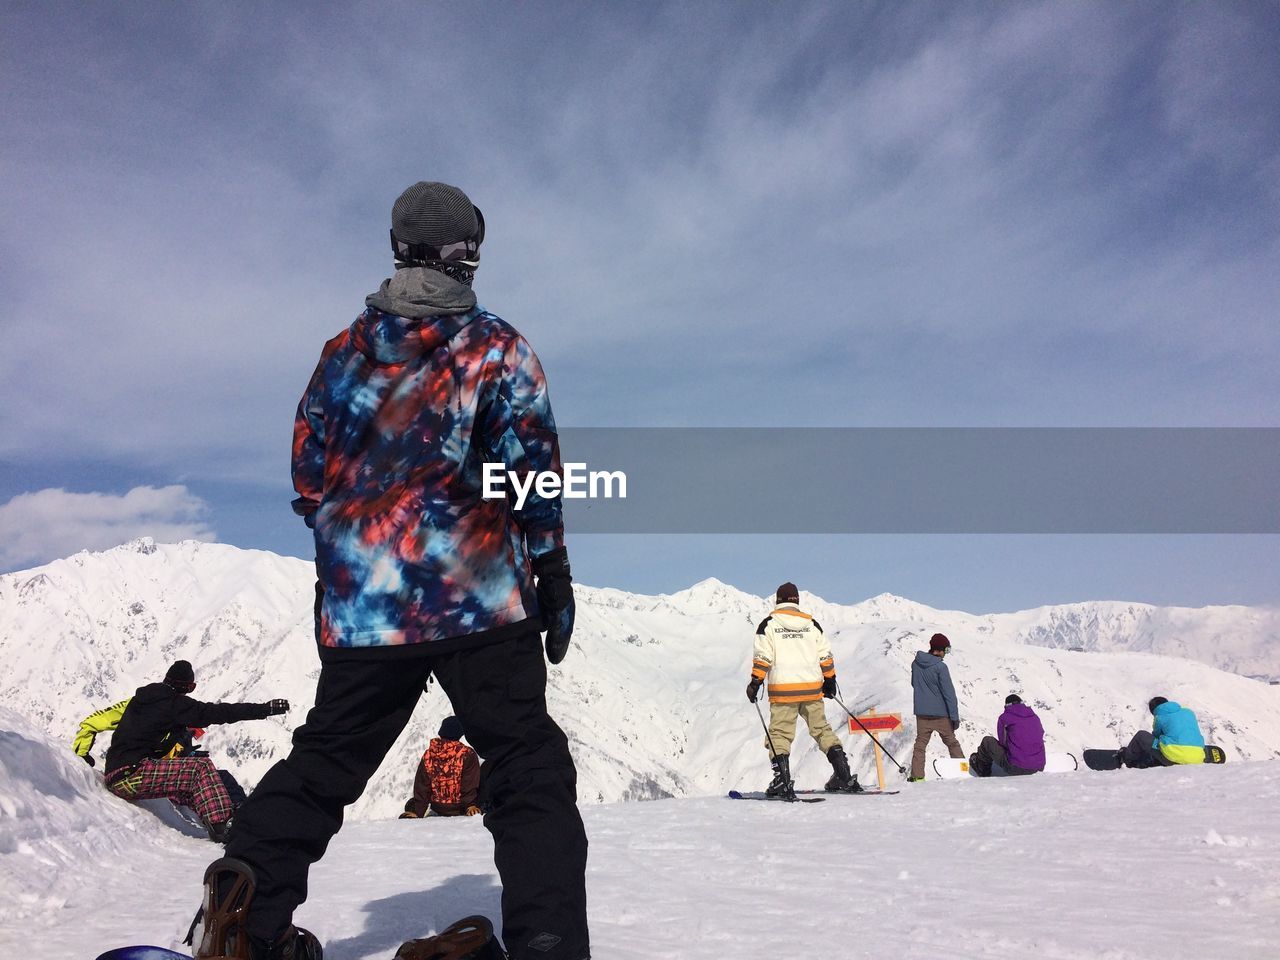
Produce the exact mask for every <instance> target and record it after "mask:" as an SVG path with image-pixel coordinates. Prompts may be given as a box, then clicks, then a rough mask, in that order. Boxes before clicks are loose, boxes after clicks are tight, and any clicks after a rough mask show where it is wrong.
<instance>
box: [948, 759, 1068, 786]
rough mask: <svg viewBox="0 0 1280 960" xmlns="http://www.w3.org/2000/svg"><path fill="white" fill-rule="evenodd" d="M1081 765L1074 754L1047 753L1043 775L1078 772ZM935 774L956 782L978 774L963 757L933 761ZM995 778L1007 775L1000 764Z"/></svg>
mask: <svg viewBox="0 0 1280 960" xmlns="http://www.w3.org/2000/svg"><path fill="white" fill-rule="evenodd" d="M1079 767H1080V763H1079V761H1078V760H1076V755H1075V754H1074V753H1046V754H1045V756H1044V770H1043V771H1041V772H1042V773H1069V772H1070V771H1072V770H1077V769H1079ZM933 772H934V773H935V774H937V775H938V777H939V778H940V779H942V780H955V779H957V778H960V777H976V776H977V774H976V773H974V772H973V771H972V770H970V769H969V761H968V760H966V759H964V758H963V757H939V758H938V759H937V760H935V761H933ZM991 775H992V776H993V777H1003V776H1007V774H1006V773H1005V772H1004V771H1003V770H1002V769H1001V768H1000V765H999V764H995V765H993V766H992V768H991Z"/></svg>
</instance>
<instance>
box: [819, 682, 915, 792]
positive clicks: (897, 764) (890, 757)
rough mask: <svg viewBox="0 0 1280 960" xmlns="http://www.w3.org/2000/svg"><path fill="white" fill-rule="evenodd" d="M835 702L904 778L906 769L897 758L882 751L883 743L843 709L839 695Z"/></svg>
mask: <svg viewBox="0 0 1280 960" xmlns="http://www.w3.org/2000/svg"><path fill="white" fill-rule="evenodd" d="M835 701H836V703H838V704H840V706H842V707H844V712H845V713H847V714H848V715H849V719H850V720H852V721H853V722H854V723H856V724H857V725H858V726H860V727H862V732H863V733H865V734H866V735H867V736H868V737H870V738H871V739H872V740H875V744H876V746H877V747H879V748H880V749H881V750H882V751H884V755H885V756H886V757H888V758H889V759H890V760H892V761H893V765H894V766H895V767H897V768H898V772H899V773H901V774H902V775H903V776H906V773H907V768H906V767H904V766H903V765H902V764H900V763H899V762H898V760H897V758H896V757H895V756H894V755H893V754H892V753H890V752H889V751H888V750H885V749H884V744H883V743H881V742H880V741H879V740H876V735H875V734H874V733H872V732H871V731H870V730H868V729H867V728H866V726H865V725H864V724H863V723H862V721H861V720H859V719H858V718H857V717H855V716H854V715H853V711H852V710H850V709H849V708H848V707H845V706H844V701H843V700H841V699H840V695H839V694H836V696H835Z"/></svg>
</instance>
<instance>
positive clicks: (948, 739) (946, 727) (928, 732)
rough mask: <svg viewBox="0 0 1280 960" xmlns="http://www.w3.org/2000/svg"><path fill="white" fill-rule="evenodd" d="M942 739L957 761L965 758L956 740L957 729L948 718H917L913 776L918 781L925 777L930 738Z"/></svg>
mask: <svg viewBox="0 0 1280 960" xmlns="http://www.w3.org/2000/svg"><path fill="white" fill-rule="evenodd" d="M935 733H936V734H937V735H938V736H940V737H941V738H942V743H943V745H944V746H945V747H946V748H947V752H948V753H949V754H950V755H951V756H952V757H954V758H956V759H963V758H964V751H963V750H961V749H960V741H959V740H957V739H956V728H955V727H954V726H952V724H951V720H950V719H949V718H947V717H921V716H919V715H917V716H916V747H915V749H914V750H913V751H912V752H911V776H913V777H916V778H917V779H918V778H920V777H923V776H924V752H925V750H926V748H928V746H929V738H930V737H932V736H933V735H934V734H935Z"/></svg>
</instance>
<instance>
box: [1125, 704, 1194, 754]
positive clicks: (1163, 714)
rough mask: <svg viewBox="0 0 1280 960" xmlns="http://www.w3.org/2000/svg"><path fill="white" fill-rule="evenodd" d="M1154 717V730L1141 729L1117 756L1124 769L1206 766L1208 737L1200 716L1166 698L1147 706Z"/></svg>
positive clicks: (1152, 727) (1152, 728) (1152, 726)
mask: <svg viewBox="0 0 1280 960" xmlns="http://www.w3.org/2000/svg"><path fill="white" fill-rule="evenodd" d="M1147 709H1148V710H1150V711H1151V716H1152V717H1153V721H1152V725H1151V730H1150V731H1147V730H1139V731H1138V732H1137V733H1135V734H1134V735H1133V739H1132V740H1130V741H1129V745H1128V746H1127V747H1125V748H1124V749H1123V750H1121V751H1120V752H1119V754H1118V756H1117V759H1118V760H1119V761H1120V764H1121V766H1125V767H1134V768H1136V769H1143V768H1145V767H1171V766H1174V765H1175V764H1180V763H1204V734H1202V733H1201V732H1200V724H1199V722H1198V721H1197V720H1196V715H1195V714H1194V713H1192V712H1191V711H1190V710H1188V709H1187V708H1186V707H1184V706H1182V704H1180V703H1174V702H1173V701H1172V700H1169V699H1167V698H1165V697H1152V698H1151V702H1150V703H1148V704H1147Z"/></svg>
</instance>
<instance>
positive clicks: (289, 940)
mask: <svg viewBox="0 0 1280 960" xmlns="http://www.w3.org/2000/svg"><path fill="white" fill-rule="evenodd" d="M257 885H258V881H257V878H256V877H255V876H254V874H253V868H252V867H250V866H249V865H248V864H247V863H245V862H244V861H243V860H235V859H232V858H231V857H223V858H222V859H221V860H215V861H214V862H213V863H211V864H209V866H208V868H207V869H206V870H205V872H204V902H203V903H202V904H201V906H200V912H199V913H197V914H196V919H195V921H194V922H192V924H191V930H190V931H188V933H187V938H188V942H190V940H191V939H192V937H193V934H194V933H195V929H196V925H197V924H198V923H200V921H201V920H202V919H203V921H204V925H203V927H202V928H201V932H200V941H199V943H198V944H196V946H195V951H194V954H193V956H194V960H322V958H323V951H322V950H321V948H320V942H319V941H318V940H317V939H316V938H315V937H314V936H313V935H312V934H311V933H310V932H309V931H306V930H302V929H299V928H298V927H294V926H290V927H289V928H288V929H287V930H285V932H284V933H283V934H282V935H281V936H280V939H278V940H277V941H276V942H275V943H261V942H259V941H256V940H251V939H250V937H249V932H248V930H247V929H246V926H245V924H246V921H247V919H248V916H249V904H250V903H252V902H253V892H254V890H255V889H257Z"/></svg>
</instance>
